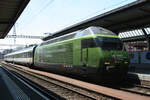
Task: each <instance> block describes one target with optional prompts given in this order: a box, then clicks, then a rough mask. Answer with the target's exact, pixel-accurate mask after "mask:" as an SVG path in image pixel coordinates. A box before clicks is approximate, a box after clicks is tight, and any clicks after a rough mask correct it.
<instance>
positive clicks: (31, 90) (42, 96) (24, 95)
mask: <svg viewBox="0 0 150 100" xmlns="http://www.w3.org/2000/svg"><path fill="white" fill-rule="evenodd" d="M1 68H2V69H3V71H4V72H5V74H7V75H8V76H9V80H11V81H12V82H11V81H9V82H10V83H9V84H11V85H12V84H13V86H12V87H13V88H12V87H11V85H9V86H8V88H10V87H11V89H13V91H12V90H10V89H9V90H10V92H11V95H12V97H13V99H14V100H20V99H21V100H35V99H36V100H49V99H51V100H58V99H62V100H63V98H61V97H59V96H56V95H55V96H54V94H50V93H49V94H47V93H46V92H45V91H44V90H42V89H39V88H37V87H38V86H35V85H33V83H29V82H27V81H26V80H25V79H24V78H20V77H18V75H15V74H14V73H12V72H11V71H9V70H8V69H7V68H5V67H1Z"/></svg>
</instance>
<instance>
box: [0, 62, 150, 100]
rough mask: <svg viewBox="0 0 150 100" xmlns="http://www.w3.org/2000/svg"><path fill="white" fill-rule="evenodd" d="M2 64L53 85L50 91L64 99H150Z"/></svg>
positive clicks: (149, 98) (29, 77) (145, 96)
mask: <svg viewBox="0 0 150 100" xmlns="http://www.w3.org/2000/svg"><path fill="white" fill-rule="evenodd" d="M3 64H4V63H3ZM4 65H5V67H6V68H8V69H9V70H12V71H15V72H17V73H19V74H20V75H22V76H24V77H26V78H28V79H30V80H32V81H34V82H36V83H40V84H42V86H43V87H44V88H46V89H50V88H52V87H53V90H58V91H52V92H54V93H56V94H58V95H59V96H62V97H63V98H65V99H72V98H73V99H78V100H79V99H83V98H84V99H86V100H91V99H92V100H93V99H95V100H98V99H99V100H103V99H110V100H112V99H127V100H135V99H136V100H150V97H149V95H143V96H141V94H138V95H137V94H135V93H129V92H124V91H121V90H116V89H110V88H106V87H102V86H97V85H93V84H90V83H85V82H80V81H76V80H70V81H68V80H67V79H66V80H65V78H60V77H59V78H60V79H64V80H60V79H58V80H57V78H54V77H55V76H54V75H51V78H50V77H49V73H46V72H41V73H39V72H40V71H34V70H32V69H28V68H22V67H17V66H14V65H12V64H9V65H8V64H6V63H5V64H4ZM10 66H11V67H10ZM12 66H13V67H12ZM29 70H32V71H29ZM31 77H32V78H31ZM33 77H34V78H33ZM33 79H34V80H33ZM39 80H40V81H39ZM63 81H64V82H63ZM66 81H67V83H66ZM48 84H51V85H48ZM49 86H52V87H49ZM62 88H63V89H62ZM61 90H62V91H63V93H62V92H60V91H61ZM66 90H67V91H66ZM65 93H66V94H65ZM74 95H76V96H74Z"/></svg>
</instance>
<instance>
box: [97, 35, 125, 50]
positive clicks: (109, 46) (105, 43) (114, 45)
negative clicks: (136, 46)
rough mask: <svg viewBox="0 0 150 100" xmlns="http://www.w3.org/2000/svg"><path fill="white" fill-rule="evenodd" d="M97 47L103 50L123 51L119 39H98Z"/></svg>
mask: <svg viewBox="0 0 150 100" xmlns="http://www.w3.org/2000/svg"><path fill="white" fill-rule="evenodd" d="M97 39H98V41H97V42H98V45H99V46H100V47H101V49H103V50H123V43H122V41H121V40H120V39H119V38H109V37H98V38H97Z"/></svg>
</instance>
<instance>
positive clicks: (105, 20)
mask: <svg viewBox="0 0 150 100" xmlns="http://www.w3.org/2000/svg"><path fill="white" fill-rule="evenodd" d="M149 5H150V0H137V1H135V2H133V3H130V4H127V5H125V6H122V7H119V8H117V9H114V10H111V11H109V12H106V13H103V14H100V15H98V16H95V17H93V18H90V19H87V20H85V21H82V22H80V23H77V24H75V25H72V26H70V27H67V28H65V29H63V30H60V31H58V32H55V33H54V35H53V36H47V37H45V38H43V40H48V39H50V38H54V37H57V36H61V35H64V34H68V33H70V32H73V31H77V30H80V29H84V28H87V27H89V26H100V27H104V28H106V29H109V30H111V31H113V32H115V33H116V34H119V33H120V32H124V31H129V30H133V29H138V28H141V27H146V26H149V25H150V6H149Z"/></svg>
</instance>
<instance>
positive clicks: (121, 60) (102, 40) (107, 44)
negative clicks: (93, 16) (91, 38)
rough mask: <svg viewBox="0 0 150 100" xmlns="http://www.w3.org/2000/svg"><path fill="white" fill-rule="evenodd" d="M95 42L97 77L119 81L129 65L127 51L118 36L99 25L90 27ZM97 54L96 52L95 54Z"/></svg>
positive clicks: (125, 73)
mask: <svg viewBox="0 0 150 100" xmlns="http://www.w3.org/2000/svg"><path fill="white" fill-rule="evenodd" d="M91 31H92V32H93V34H95V36H96V38H95V43H96V46H97V47H99V51H100V52H99V54H98V55H99V65H98V71H97V78H99V79H100V80H103V81H105V80H106V81H115V82H117V81H121V80H123V79H124V78H125V77H126V76H127V72H128V66H129V56H128V52H127V51H125V47H124V45H123V43H122V41H121V40H120V39H119V37H118V36H117V35H116V34H114V33H113V32H111V31H109V30H106V29H104V28H101V27H92V28H91ZM96 55H97V54H96Z"/></svg>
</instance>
